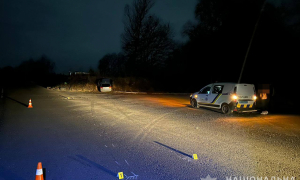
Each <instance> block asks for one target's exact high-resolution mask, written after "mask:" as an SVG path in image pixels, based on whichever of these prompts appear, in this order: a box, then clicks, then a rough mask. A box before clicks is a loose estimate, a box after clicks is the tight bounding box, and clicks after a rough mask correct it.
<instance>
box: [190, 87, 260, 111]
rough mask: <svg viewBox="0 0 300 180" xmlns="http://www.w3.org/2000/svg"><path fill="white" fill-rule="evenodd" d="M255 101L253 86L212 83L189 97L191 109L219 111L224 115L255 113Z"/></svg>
mask: <svg viewBox="0 0 300 180" xmlns="http://www.w3.org/2000/svg"><path fill="white" fill-rule="evenodd" d="M255 101H256V95H255V87H254V85H253V84H237V83H213V84H209V85H207V86H205V87H203V88H202V89H201V90H200V91H199V92H195V93H193V94H191V95H190V103H191V105H192V107H194V108H199V107H207V108H214V109H220V110H221V111H222V113H224V114H230V113H232V112H233V111H238V112H253V111H256V110H255V105H256V103H255Z"/></svg>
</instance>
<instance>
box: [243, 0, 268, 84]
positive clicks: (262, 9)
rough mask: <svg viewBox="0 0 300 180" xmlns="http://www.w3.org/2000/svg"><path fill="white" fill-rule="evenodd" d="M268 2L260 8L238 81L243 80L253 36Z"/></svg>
mask: <svg viewBox="0 0 300 180" xmlns="http://www.w3.org/2000/svg"><path fill="white" fill-rule="evenodd" d="M266 2H267V0H265V2H264V4H263V6H262V8H261V10H260V13H259V16H258V19H257V21H256V24H255V27H254V30H253V34H252V37H251V40H250V43H249V46H248V49H247V52H246V56H245V59H244V63H243V66H242V70H241V74H240V77H239V81H238V83H240V82H241V78H242V74H243V71H244V67H245V64H246V60H247V58H248V54H249V51H250V47H251V44H252V41H253V38H254V34H255V32H256V29H257V26H258V23H259V20H260V17H261V14H262V12H263V11H264V8H265V5H266Z"/></svg>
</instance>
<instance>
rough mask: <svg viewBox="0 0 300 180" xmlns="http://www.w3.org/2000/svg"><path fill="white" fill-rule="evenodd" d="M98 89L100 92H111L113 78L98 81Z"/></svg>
mask: <svg viewBox="0 0 300 180" xmlns="http://www.w3.org/2000/svg"><path fill="white" fill-rule="evenodd" d="M97 86H98V90H99V91H100V92H111V91H112V88H111V87H112V81H111V79H107V78H101V79H99V80H98V83H97Z"/></svg>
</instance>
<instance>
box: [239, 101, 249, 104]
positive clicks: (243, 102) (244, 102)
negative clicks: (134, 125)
mask: <svg viewBox="0 0 300 180" xmlns="http://www.w3.org/2000/svg"><path fill="white" fill-rule="evenodd" d="M239 103H240V104H247V103H248V101H239Z"/></svg>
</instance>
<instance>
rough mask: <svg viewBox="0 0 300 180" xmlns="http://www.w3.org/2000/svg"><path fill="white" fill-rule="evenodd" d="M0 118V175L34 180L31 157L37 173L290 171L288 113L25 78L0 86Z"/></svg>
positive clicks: (297, 149) (292, 135)
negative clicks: (1, 93) (82, 89)
mask: <svg viewBox="0 0 300 180" xmlns="http://www.w3.org/2000/svg"><path fill="white" fill-rule="evenodd" d="M30 98H31V99H32V104H33V108H32V109H28V108H27V105H28V100H29V99H30ZM0 118H1V119H0V180H7V179H9V180H11V179H18V180H23V179H24V180H25V179H34V178H35V171H36V166H37V163H38V162H42V164H43V168H44V174H45V177H46V180H51V179H53V180H56V179H60V180H61V179H79V180H84V179H104V180H110V179H118V177H117V174H118V172H123V173H124V176H125V178H124V179H146V180H151V179H200V178H205V177H206V176H207V175H210V177H213V178H217V179H218V180H226V177H230V176H231V177H248V176H249V177H250V176H254V177H263V178H264V177H268V178H269V180H270V179H271V177H272V176H275V177H280V178H282V177H291V176H293V177H296V178H300V163H299V162H300V157H299V153H300V117H299V116H296V115H280V114H269V115H260V114H233V115H223V114H221V113H219V112H216V111H212V110H208V109H202V108H200V109H193V108H191V107H190V106H189V97H188V96H186V95H185V96H183V95H137V94H116V93H102V94H101V93H78V92H77V93H76V92H61V91H55V90H47V89H45V88H42V87H39V86H30V87H23V88H18V89H16V88H15V89H8V90H7V91H6V97H5V98H4V99H1V100H0ZM193 154H197V155H198V160H194V159H193Z"/></svg>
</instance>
